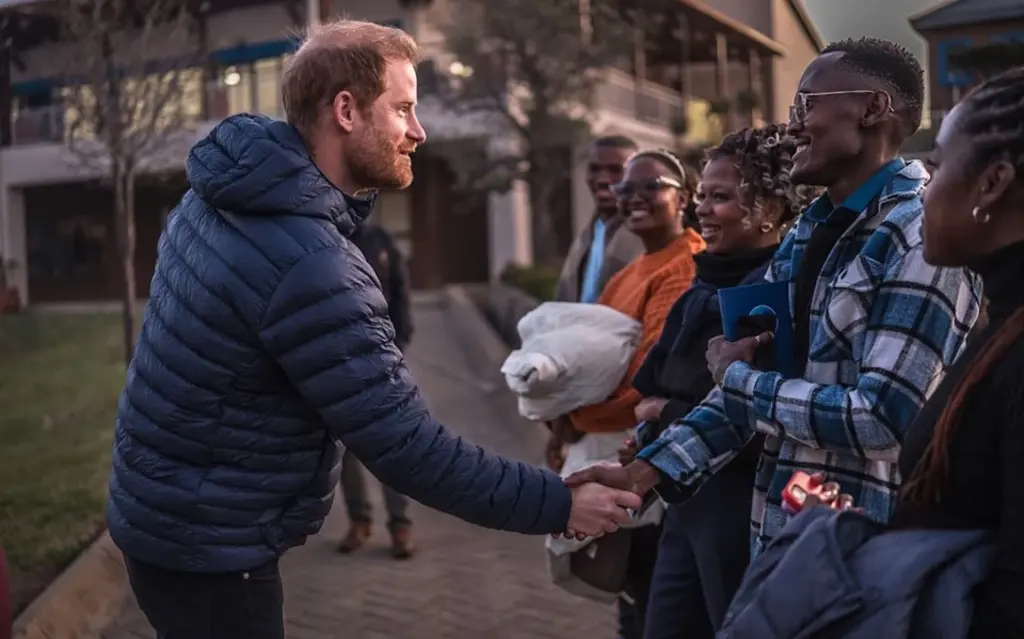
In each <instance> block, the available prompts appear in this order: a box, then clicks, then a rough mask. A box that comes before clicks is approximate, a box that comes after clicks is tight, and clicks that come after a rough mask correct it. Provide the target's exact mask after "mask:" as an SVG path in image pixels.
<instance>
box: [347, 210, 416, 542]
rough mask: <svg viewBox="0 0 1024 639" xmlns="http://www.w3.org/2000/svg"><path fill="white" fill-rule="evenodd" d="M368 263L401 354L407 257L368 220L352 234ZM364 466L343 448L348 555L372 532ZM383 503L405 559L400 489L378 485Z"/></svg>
mask: <svg viewBox="0 0 1024 639" xmlns="http://www.w3.org/2000/svg"><path fill="white" fill-rule="evenodd" d="M350 239H351V240H352V242H353V243H355V245H356V246H357V247H359V250H360V251H362V253H363V256H364V257H365V258H366V261H367V262H368V263H369V264H370V267H371V268H372V269H373V272H374V273H376V275H377V279H378V280H380V288H381V291H382V292H383V293H384V299H386V300H387V303H388V316H389V317H390V318H391V324H392V325H393V326H394V327H395V345H396V346H398V348H399V349H400V350H402V351H403V352H404V351H405V349H406V348H407V347H408V346H409V342H410V341H412V333H413V326H412V308H411V302H410V298H409V273H408V270H407V269H406V265H405V258H404V256H403V255H402V253H401V251H399V250H398V247H396V246H395V241H394V239H393V238H392V237H391V235H390V234H389V233H388V232H387V231H385V230H384V229H383V228H381V227H380V226H378V225H376V224H373V223H371V222H369V221H367V222H366V223H364V224H363V225H362V226H360V227H359V228H357V229H356V231H355V233H354V234H353V235H352V237H351V238H350ZM364 475H365V473H364V468H363V465H362V464H361V463H360V462H359V460H358V459H356V456H355V455H353V454H352V453H351V451H348V450H346V451H345V454H344V456H343V457H342V462H341V493H342V496H343V497H344V498H345V508H346V510H347V511H348V518H349V529H348V533H347V534H346V535H345V537H344V538H343V539H342V540H341V543H340V544H338V551H339V552H342V553H351V552H354V551H356V550H358V549H359V548H361V547H362V546H363V544H365V543H366V540H367V539H369V538H370V534H371V533H372V531H373V517H372V514H373V513H372V506H371V505H370V500H369V499H368V498H367V495H366V480H365V477H364ZM382 488H383V491H384V507H385V509H386V510H387V515H388V531H389V532H390V533H391V554H392V556H394V557H395V559H408V558H410V557H412V555H413V553H414V552H415V546H414V545H413V543H412V530H411V528H412V522H411V521H409V517H408V515H407V514H406V513H407V511H408V509H409V499H408V498H407V497H406V496H405V495H403V494H401V493H399V492H398V491H396V490H394V489H392V488H389V487H388V486H386V485H382Z"/></svg>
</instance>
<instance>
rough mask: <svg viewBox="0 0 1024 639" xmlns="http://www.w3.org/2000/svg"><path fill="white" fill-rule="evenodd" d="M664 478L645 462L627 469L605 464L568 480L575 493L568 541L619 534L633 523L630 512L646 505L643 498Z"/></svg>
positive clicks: (572, 476)
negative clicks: (621, 529) (573, 538)
mask: <svg viewBox="0 0 1024 639" xmlns="http://www.w3.org/2000/svg"><path fill="white" fill-rule="evenodd" d="M660 481H661V477H660V475H659V474H658V472H657V471H656V470H654V468H653V467H652V466H650V465H648V464H647V463H645V462H643V461H634V462H632V463H630V464H629V465H627V466H622V465H619V464H611V463H607V462H605V463H601V464H596V465H594V466H589V467H587V468H584V469H583V470H580V471H577V472H575V473H573V474H572V475H569V476H568V477H566V478H565V485H566V486H568V487H569V489H570V490H571V491H572V510H571V511H570V513H569V525H568V529H567V530H566V531H565V533H564V534H565V536H566V537H575V538H576V539H584V538H586V537H600V536H602V535H605V534H607V533H612V532H615V531H616V530H618V529H619V527H620V526H622V525H623V524H627V523H629V521H630V519H632V516H633V515H632V513H631V512H630V511H637V510H639V509H640V507H641V506H642V505H643V497H644V495H646V494H647V493H648V492H650V491H651V489H652V488H654V487H655V486H657V485H658V483H659V482H660Z"/></svg>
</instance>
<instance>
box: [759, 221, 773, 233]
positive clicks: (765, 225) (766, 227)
mask: <svg viewBox="0 0 1024 639" xmlns="http://www.w3.org/2000/svg"><path fill="white" fill-rule="evenodd" d="M757 228H758V229H760V231H761V232H762V233H771V232H772V229H774V228H775V225H774V224H772V223H771V222H761V226H759V227H757Z"/></svg>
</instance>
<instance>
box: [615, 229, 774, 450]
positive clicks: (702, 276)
mask: <svg viewBox="0 0 1024 639" xmlns="http://www.w3.org/2000/svg"><path fill="white" fill-rule="evenodd" d="M777 248H778V247H777V246H769V247H765V248H761V249H755V250H751V251H744V252H741V253H735V254H730V255H726V254H713V253H706V252H705V253H698V254H696V255H694V256H693V257H694V261H695V263H696V266H697V277H696V279H695V280H694V282H693V285H692V286H691V287H690V288H689V289H687V291H686V292H685V293H683V295H682V296H680V298H679V299H678V300H676V303H675V304H673V306H672V310H671V311H669V314H668V317H666V318H665V325H664V326H663V327H662V330H661V336H660V337H659V338H658V342H657V343H656V344H655V345H654V346H653V347H652V348H651V350H650V352H649V353H648V354H647V358H646V359H645V360H644V363H643V366H641V367H640V370H639V371H637V374H636V376H635V377H634V378H633V387H634V388H636V389H637V390H638V391H639V392H640V394H641V395H643V396H644V397H664V398H666V399H668V400H669V401H668V403H667V404H666V405H665V408H664V409H663V410H662V412H661V422H660V424H657V425H652V426H654V428H652V429H651V430H650V436H652V437H653V436H655V435H657V434H658V432H660V430H661V428H660V427H664V426H668V425H669V424H670V423H671V422H672V421H674V420H676V419H679V418H681V417H684V416H686V414H687V413H689V412H690V411H691V410H692V409H693V408H694V406H696V405H697V404H698V403H700V401H701V400H703V399H704V397H705V396H707V394H708V393H710V392H711V390H712V389H713V388H714V387H715V382H714V380H713V379H712V378H711V373H710V372H709V371H708V366H707V361H706V359H705V352H706V351H707V344H708V341H709V340H710V339H711V338H713V337H716V336H718V335H721V334H722V314H721V311H720V309H719V306H718V295H717V292H718V289H719V288H727V287H731V286H738V285H740V284H750V283H753V282H756V281H760V280H762V279H763V278H764V274H765V271H766V270H767V267H768V263H769V261H770V260H771V258H772V255H774V254H775V250H776V249H777ZM759 454H760V442H758V443H755V444H751V445H749V446H747V447H746V448H745V453H744V454H742V455H741V458H742V459H744V460H745V461H746V462H748V463H749V464H752V465H754V464H756V463H757V458H758V456H759Z"/></svg>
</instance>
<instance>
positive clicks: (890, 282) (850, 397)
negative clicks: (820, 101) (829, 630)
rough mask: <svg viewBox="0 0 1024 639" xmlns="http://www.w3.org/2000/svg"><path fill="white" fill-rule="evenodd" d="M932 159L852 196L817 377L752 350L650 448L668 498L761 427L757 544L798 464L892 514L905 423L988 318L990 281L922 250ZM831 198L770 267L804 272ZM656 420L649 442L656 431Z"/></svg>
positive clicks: (770, 530) (825, 296)
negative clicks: (753, 358) (751, 361)
mask: <svg viewBox="0 0 1024 639" xmlns="http://www.w3.org/2000/svg"><path fill="white" fill-rule="evenodd" d="M927 177H928V174H927V172H926V171H925V169H924V167H923V166H922V165H921V164H920V163H919V162H916V161H915V162H911V163H909V164H907V163H905V162H904V161H903V160H894V161H893V162H892V163H891V164H890V165H888V166H887V167H885V168H883V169H882V170H881V171H880V172H879V173H878V174H876V175H875V176H874V177H873V178H872V179H871V180H869V181H868V182H867V183H865V184H864V185H863V186H862V187H861V188H860V189H858V190H857V191H856V192H854V193H853V194H852V195H851V196H850V197H849V198H848V199H847V200H845V201H844V202H843V203H842V204H841V205H840V206H842V207H846V208H849V209H851V210H854V211H860V212H861V213H860V215H859V216H858V217H857V219H856V221H855V222H854V223H853V225H852V226H851V227H850V229H849V230H848V231H847V232H846V233H845V234H844V235H843V236H842V237H841V238H840V240H839V242H838V243H837V244H836V246H835V248H834V249H833V250H832V252H831V254H830V255H829V256H828V259H826V261H825V263H824V265H823V267H822V270H821V275H820V276H819V278H818V281H817V284H816V286H815V290H814V294H813V297H812V301H811V313H810V335H811V344H810V354H809V359H808V363H807V368H806V369H805V373H804V377H803V379H784V378H783V377H782V376H781V375H780V374H779V373H775V372H769V371H759V370H756V369H754V368H753V367H751V366H750V365H748V364H746V363H744V362H735V363H733V364H732V365H731V366H729V368H728V369H727V370H726V373H725V377H724V380H723V382H722V384H721V386H719V387H717V388H715V389H714V390H713V391H711V393H710V394H709V395H708V396H707V397H706V398H705V399H704V400H703V401H702V402H701V403H700V404H699V405H698V406H697V407H696V408H694V409H693V411H691V412H690V413H689V414H688V415H686V416H685V417H683V418H681V419H679V420H676V421H675V422H673V423H672V424H670V425H669V426H668V428H666V430H665V431H664V432H663V433H662V435H661V436H660V437H658V438H657V439H656V440H654V442H652V443H650V444H649V445H647V446H645V447H644V448H643V449H642V450H641V451H640V453H639V454H638V458H640V459H643V460H646V461H647V462H648V463H650V464H652V465H653V466H654V467H655V468H657V469H658V470H659V471H661V473H662V474H663V475H665V477H666V479H665V480H663V481H662V484H661V485H660V486H658V492H659V493H660V494H661V495H662V497H664V498H665V499H666V500H667V501H675V500H679V499H681V498H682V497H681V496H682V495H684V494H689V493H692V491H693V490H696V489H697V488H699V486H700V485H701V483H703V481H704V480H706V479H707V478H708V477H709V476H711V475H712V474H713V473H714V472H715V471H717V470H718V469H720V468H722V467H723V466H724V465H725V464H726V463H728V462H729V461H730V460H731V459H732V458H733V456H735V454H736V453H737V452H738V451H739V450H740V449H741V448H742V447H743V445H744V444H745V443H746V442H747V441H749V440H750V438H751V437H752V436H753V435H754V433H755V432H757V431H759V432H762V433H765V434H766V435H767V438H766V442H765V446H764V452H763V454H762V457H761V461H760V463H759V465H758V471H757V475H756V478H755V482H754V506H753V509H752V513H751V527H752V544H753V546H752V553H753V554H754V555H756V554H758V553H759V552H760V550H761V549H762V548H763V547H764V545H765V543H767V542H768V541H769V540H771V538H772V537H773V536H774V535H775V534H776V533H777V532H778V531H779V530H780V529H781V528H782V527H783V526H784V525H785V523H786V521H787V515H786V513H785V512H784V511H783V510H782V507H781V495H782V489H783V488H784V487H785V485H786V483H787V482H788V481H789V479H790V477H791V476H792V474H793V472H794V471H797V470H803V471H805V472H818V471H824V472H826V473H828V476H829V479H831V480H833V481H837V482H839V484H840V485H841V486H842V489H843V492H846V493H850V494H851V495H852V496H853V498H854V500H855V501H854V503H855V504H856V505H857V506H859V507H862V508H864V510H865V512H866V513H867V514H868V515H869V516H871V517H873V518H874V519H877V520H879V521H882V522H885V521H888V519H889V518H890V517H891V514H892V509H893V507H894V505H895V497H896V495H895V492H896V490H897V488H898V486H899V484H900V477H899V470H898V467H897V465H896V460H897V457H898V455H899V451H900V444H901V442H902V440H903V435H904V433H905V432H906V430H907V429H908V428H909V427H910V424H911V422H912V421H913V419H914V418H915V416H916V415H917V413H918V411H919V410H920V408H921V405H922V404H923V403H924V400H925V398H926V397H927V396H928V395H929V394H931V392H932V391H934V389H935V387H936V385H937V384H938V382H939V380H940V379H941V377H942V375H943V374H944V373H945V371H946V369H947V367H948V366H950V364H952V362H953V360H954V359H955V358H956V356H957V355H958V354H959V352H960V350H961V348H962V347H963V345H964V343H965V338H966V336H967V333H968V332H969V330H970V329H971V327H972V326H973V325H974V322H975V321H976V320H977V318H978V313H979V308H980V299H981V283H980V279H978V278H977V277H976V276H974V275H973V274H971V273H970V272H968V271H965V270H963V269H948V268H936V267H933V266H930V265H929V264H927V263H926V262H925V261H924V258H923V257H922V246H921V215H922V205H921V194H922V192H923V190H924V185H925V182H926V180H927ZM832 210H833V207H832V204H831V203H830V202H829V200H828V198H827V197H824V196H823V197H821V198H819V199H818V200H816V201H815V202H814V203H813V204H812V205H811V207H810V208H808V210H807V211H806V212H805V213H804V214H803V215H801V216H800V219H799V220H798V221H797V223H796V226H795V227H794V228H793V230H792V231H790V233H789V234H788V235H787V236H786V239H785V240H784V241H783V243H782V245H781V246H780V247H779V250H778V252H777V253H776V254H775V257H774V258H773V259H772V263H771V266H770V268H769V271H768V274H767V275H766V279H767V280H769V281H789V282H790V303H791V304H792V299H793V293H794V277H793V275H794V272H795V270H796V266H795V265H798V264H799V263H800V259H801V256H802V253H803V250H804V247H805V246H806V245H807V242H808V240H809V238H810V236H811V231H812V230H813V229H814V226H815V223H816V222H819V221H822V220H824V219H825V218H826V217H827V216H828V214H829V213H831V212H832ZM642 430H643V426H641V432H640V433H638V441H643V433H642Z"/></svg>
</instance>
